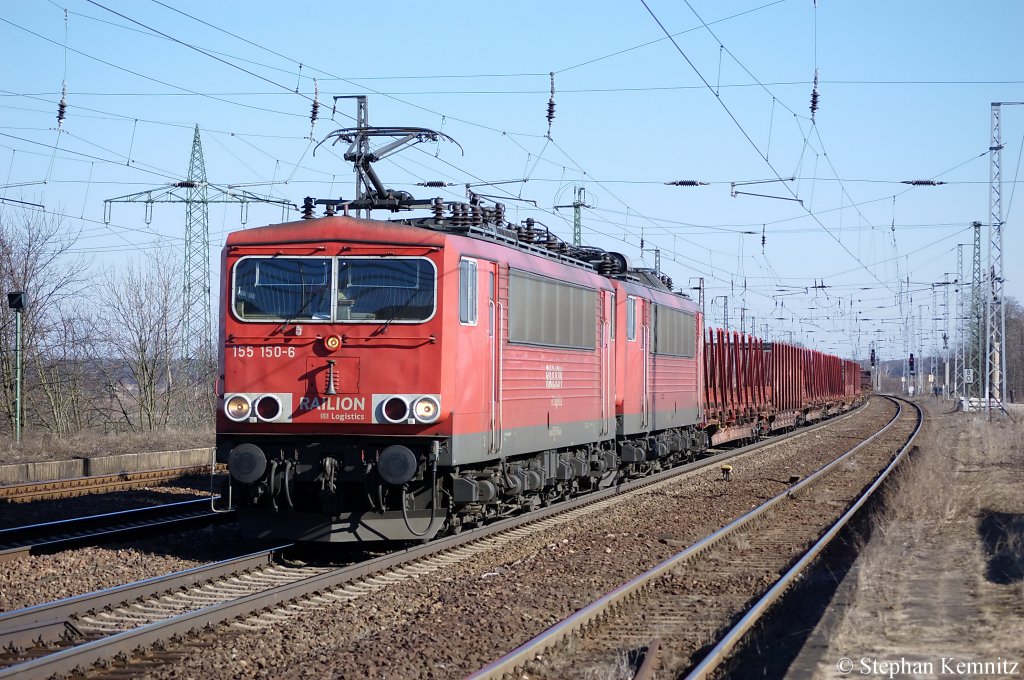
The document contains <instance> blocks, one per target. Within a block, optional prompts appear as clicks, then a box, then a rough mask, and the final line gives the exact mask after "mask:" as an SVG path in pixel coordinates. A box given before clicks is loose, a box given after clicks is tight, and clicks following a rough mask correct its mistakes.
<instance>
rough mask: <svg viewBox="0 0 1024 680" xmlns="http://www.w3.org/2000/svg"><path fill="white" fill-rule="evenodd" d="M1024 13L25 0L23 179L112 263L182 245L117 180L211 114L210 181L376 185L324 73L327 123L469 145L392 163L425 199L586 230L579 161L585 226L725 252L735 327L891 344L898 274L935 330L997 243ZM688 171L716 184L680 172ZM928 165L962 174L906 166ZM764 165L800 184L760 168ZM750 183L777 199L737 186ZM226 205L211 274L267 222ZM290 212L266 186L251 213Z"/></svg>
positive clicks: (316, 192)
mask: <svg viewBox="0 0 1024 680" xmlns="http://www.w3.org/2000/svg"><path fill="white" fill-rule="evenodd" d="M65 10H67V14H66V15H65ZM175 10H178V11H175ZM189 15H190V16H189ZM1022 25H1024V3H1020V2H1018V1H1016V0H1006V1H993V2H985V3H963V2H952V1H938V2H934V1H933V2H923V1H922V2H916V1H914V2H895V3H894V2H880V1H879V2H873V1H866V2H829V1H827V0H822V1H821V2H819V3H818V5H817V6H815V3H814V2H813V1H812V0H779V1H774V2H773V1H772V0H752V1H749V2H729V3H721V2H709V1H698V0H689V2H687V1H686V0H683V1H678V2H677V1H668V0H647V5H646V6H645V5H644V3H643V2H640V0H637V1H636V2H619V3H600V4H598V3H584V2H559V3H553V2H544V3H542V2H534V1H532V0H526V1H524V2H518V3H514V4H512V3H500V4H499V3H480V2H441V3H433V4H427V5H424V4H422V3H412V2H395V3H390V4H388V5H386V6H383V7H380V6H374V5H370V4H368V3H338V2H333V3H324V2H305V1H303V0H297V1H295V2H291V3H287V4H280V3H266V2H245V3H241V2H239V3H229V2H225V3H209V2H207V3H200V2H185V1H181V0H162V2H154V1H152V0H145V1H144V0H132V1H130V2H129V1H127V0H97V2H95V3H93V2H88V1H87V0H65V1H63V2H58V1H56V0H54V1H50V0H33V1H31V2H29V1H27V0H23V1H21V2H15V1H12V0H5V1H4V2H3V3H0V46H2V47H0V50H2V55H3V57H4V63H5V64H7V65H8V66H7V67H6V68H5V69H4V73H3V75H2V76H0V82H2V85H0V185H3V186H7V187H8V188H5V189H3V190H2V193H0V195H2V196H5V197H7V198H12V199H17V200H23V201H30V202H34V203H41V204H44V205H45V206H46V209H47V211H49V212H51V213H59V214H63V215H64V216H65V218H64V219H65V221H66V224H67V225H68V228H69V229H80V230H81V235H80V237H79V240H78V243H77V246H76V251H77V252H78V253H81V254H82V255H88V256H90V257H93V258H94V259H95V261H96V263H97V266H102V265H103V264H104V263H117V262H120V261H122V260H123V259H124V258H126V257H136V256H140V255H141V254H142V253H144V252H152V251H154V250H157V249H165V250H166V251H167V252H178V253H180V251H181V248H182V243H183V234H184V224H183V222H184V207H183V206H181V205H172V204H164V205H157V206H156V207H155V208H154V210H153V219H152V222H151V223H150V224H147V223H146V221H145V219H144V216H145V211H144V209H143V207H142V206H140V205H124V204H116V205H114V206H113V210H112V214H111V220H110V223H109V224H106V223H104V219H103V200H104V199H106V198H113V197H117V196H123V195H125V194H129V193H133V192H138V191H142V190H144V189H149V188H158V187H161V186H163V185H165V184H166V183H168V182H171V181H175V180H178V179H183V178H184V177H185V174H186V172H187V169H188V162H189V154H190V151H191V144H192V135H193V128H194V126H195V125H197V124H198V125H199V127H200V130H201V134H202V142H203V150H204V155H205V161H206V171H207V175H208V178H209V180H210V181H211V182H213V183H215V184H218V185H222V186H226V185H228V184H231V185H247V188H249V189H250V190H251V191H254V192H259V193H261V194H265V195H269V196H272V197H274V198H277V199H286V200H288V201H290V202H294V203H301V200H302V198H303V197H304V196H307V195H308V196H316V197H351V196H352V174H351V171H350V169H349V168H348V167H347V166H346V164H345V163H344V162H343V161H342V159H341V157H340V156H341V153H340V150H339V149H337V148H335V149H330V150H328V149H327V148H326V147H321V148H320V150H319V151H317V153H316V155H315V156H314V155H313V149H312V146H313V145H312V144H311V140H310V136H311V121H310V109H311V102H312V99H313V97H314V78H315V79H316V88H317V89H318V90H319V98H318V99H319V102H320V111H319V119H318V120H317V121H316V122H315V124H314V125H312V137H313V139H314V140H316V141H319V140H321V139H323V137H324V136H325V135H326V134H327V133H328V132H330V131H331V130H334V129H336V128H339V127H346V126H349V125H351V124H352V119H351V116H352V114H353V113H354V105H353V104H352V103H351V102H340V103H339V106H338V108H337V111H336V112H333V116H332V104H333V100H332V97H333V96H334V95H348V94H367V95H368V96H369V112H370V122H371V123H372V124H379V125H414V126H423V127H429V128H434V129H438V130H442V131H444V132H445V133H447V134H449V135H451V136H452V137H454V138H455V139H456V140H457V141H458V142H459V143H460V144H461V146H462V148H463V149H464V154H463V153H461V152H460V151H459V149H458V147H456V146H454V145H451V144H440V145H436V144H432V143H430V144H423V145H420V146H419V147H416V148H415V149H412V150H408V151H405V152H404V153H402V154H401V155H399V156H396V157H393V160H387V161H383V162H381V163H380V164H379V166H378V171H379V172H380V174H381V176H382V178H383V179H384V181H385V183H386V184H387V185H388V186H390V187H394V188H397V189H404V190H407V191H411V192H413V193H414V194H415V195H417V196H419V197H429V196H431V195H433V194H435V193H437V191H438V190H436V189H429V190H428V189H423V188H421V187H416V186H414V185H415V183H416V182H420V181H424V180H443V181H445V182H451V183H454V184H455V185H456V186H452V187H449V188H447V189H445V190H443V191H445V192H446V193H444V194H443V195H445V196H447V197H450V198H457V197H459V196H464V184H465V183H467V182H473V183H476V182H503V181H507V180H520V181H516V182H511V183H503V184H496V185H494V186H491V187H487V188H485V189H480V188H477V189H476V190H477V191H478V192H481V193H491V194H496V195H503V196H514V197H516V198H523V199H530V200H532V201H536V203H537V207H536V208H534V207H533V206H532V205H531V204H529V203H526V202H521V201H513V200H507V201H506V204H507V205H508V206H509V209H510V212H509V218H510V219H511V220H513V221H519V220H523V219H525V218H526V217H534V218H535V219H537V220H539V221H541V222H543V223H544V224H546V225H548V226H549V227H550V228H551V229H552V230H554V231H555V232H556V233H558V234H559V235H561V236H562V237H563V238H565V239H567V240H568V239H570V238H571V234H572V211H571V210H560V211H556V210H554V209H553V206H554V205H561V204H567V203H571V202H572V199H573V188H574V187H575V186H581V187H584V188H585V189H586V192H587V194H586V195H587V203H588V204H589V205H590V206H591V207H590V208H587V209H585V210H584V212H583V224H584V229H583V239H584V242H585V243H587V244H589V245H595V246H600V247H603V248H607V249H609V250H615V251H619V252H623V253H625V254H626V255H628V256H629V257H630V258H631V259H632V260H633V261H634V263H637V264H646V265H647V266H653V264H654V254H653V252H652V251H653V249H655V248H656V249H659V250H660V252H661V263H662V269H663V270H664V271H665V273H667V274H668V275H669V276H671V277H672V278H673V280H674V282H675V283H676V285H677V286H684V287H685V286H688V285H690V284H691V283H692V285H696V278H697V277H704V279H705V284H706V300H707V303H706V304H707V314H708V317H709V319H710V321H711V322H712V323H721V320H722V314H723V309H722V306H723V305H722V298H721V296H728V297H729V312H730V321H731V324H732V325H733V326H734V327H738V326H739V314H740V312H739V310H740V309H741V308H744V309H745V310H746V311H745V312H744V315H745V317H746V318H745V322H746V326H747V328H748V329H750V328H751V317H753V319H754V322H755V323H756V327H757V328H756V329H757V331H758V333H759V334H765V331H767V333H766V334H767V335H768V336H769V337H771V338H783V339H788V338H790V337H793V339H796V340H801V341H802V342H804V343H805V344H807V345H808V346H813V347H818V348H821V349H826V350H829V351H835V352H839V353H842V354H845V355H847V356H853V355H858V356H861V357H863V356H865V355H866V354H867V349H868V346H869V345H868V343H869V342H870V341H872V340H874V341H876V342H877V343H878V347H879V350H880V352H881V353H882V354H883V355H884V356H889V357H895V356H897V355H899V354H902V348H903V340H902V336H903V332H904V331H903V329H904V325H903V322H902V321H901V311H900V305H899V296H898V292H899V290H900V283H899V282H900V281H902V282H903V286H904V287H906V282H907V280H908V277H909V281H910V285H909V288H910V293H909V295H907V296H905V297H904V298H903V310H904V312H903V313H904V314H905V313H906V311H907V310H912V311H913V316H915V317H916V316H917V315H918V312H919V311H920V313H921V316H922V317H923V318H924V323H923V325H924V326H925V328H926V330H929V331H930V329H931V318H932V316H933V312H932V311H931V309H930V306H931V300H932V287H931V284H932V283H934V282H938V281H942V280H943V279H944V276H947V275H948V278H949V279H952V278H953V276H954V275H955V271H956V250H957V244H958V243H969V242H970V240H971V232H970V226H969V225H970V223H971V222H972V221H974V220H979V221H981V222H983V223H984V224H985V225H986V226H985V228H983V230H982V240H983V244H985V247H984V248H983V257H985V256H987V231H988V229H987V224H988V215H989V172H990V159H989V153H988V148H989V145H990V131H991V130H990V125H991V123H990V111H991V107H990V104H991V102H994V101H1006V102H1010V101H1024V73H1022V68H1021V64H1022V63H1024V60H1022V59H1021V53H1020V48H1019V47H1018V45H1019V43H1018V42H1017V41H1018V35H1017V34H1018V33H1019V27H1020V26H1022ZM662 27H664V30H663V28H662ZM666 30H667V31H668V32H669V33H671V34H673V36H674V43H673V42H672V41H670V40H668V39H666V38H665V32H664V31H666ZM158 33H159V34H158ZM160 34H163V35H160ZM12 65H14V66H12ZM816 70H817V72H818V77H819V84H818V91H819V94H820V99H819V108H818V110H817V112H816V114H815V116H814V121H813V122H812V121H811V112H810V110H809V103H810V98H811V90H812V86H813V84H812V81H813V78H814V74H815V71H816ZM552 71H553V72H554V73H555V97H554V99H555V104H556V111H555V119H554V121H553V123H552V125H551V132H550V139H549V138H548V137H547V134H548V122H547V120H546V118H545V114H546V111H547V102H548V98H549V96H550V77H549V75H548V74H549V73H550V72H552ZM65 82H66V85H67V95H66V103H67V110H66V117H65V119H64V120H63V121H62V123H61V126H60V128H61V129H60V131H58V130H57V107H58V102H59V101H60V99H61V90H62V84H63V83H65ZM296 89H297V90H298V92H296ZM1002 114H1003V115H1002V138H1003V144H1004V147H1005V148H1004V150H1003V159H1002V160H1003V163H1002V168H1003V180H1004V184H1003V194H1002V195H1003V211H1004V219H1005V221H1006V224H1005V228H1004V231H1005V244H1004V260H1005V262H1004V266H1005V275H1006V292H1007V293H1008V294H1009V295H1012V296H1014V297H1016V298H1018V299H1021V298H1024V283H1022V282H1021V280H1020V278H1019V277H1018V275H1017V272H1018V271H1019V265H1018V263H1019V262H1020V260H1021V255H1022V247H1021V245H1020V244H1021V243H1022V239H1021V237H1020V236H1019V229H1018V225H1019V223H1020V221H1019V219H1018V216H1019V214H1020V213H1021V210H1022V209H1024V208H1021V207H1019V206H1017V205H1015V203H1018V202H1024V196H1022V197H1021V199H1020V200H1019V201H1015V200H1014V194H1015V191H1014V189H1015V187H1016V184H1015V183H1014V182H1015V180H1016V179H1017V175H1018V169H1019V167H1020V157H1021V146H1022V140H1024V106H1019V107H1014V106H1007V107H1004V108H1003V112H1002ZM55 145H56V150H55V149H54V146H55ZM790 177H795V178H796V179H795V180H793V181H779V180H780V178H781V179H788V178H790ZM523 179H527V180H528V181H526V182H523V181H521V180H523ZM690 179H693V180H699V181H702V182H708V184H707V185H706V186H700V187H691V188H687V187H673V186H666V185H665V184H664V183H665V182H669V181H673V180H690ZM917 179H932V180H936V181H941V182H946V184H943V185H941V186H923V187H913V186H909V185H906V184H902V183H901V182H902V181H904V180H917ZM761 180H775V181H773V182H768V183H756V184H745V183H748V182H755V181H761ZM733 182H736V183H738V186H737V187H736V189H737V190H739V191H747V192H750V193H758V194H765V195H768V196H772V197H774V198H766V197H760V196H749V195H744V194H739V195H736V196H732V195H731V193H732V192H731V189H732V186H731V183H733ZM23 183H25V185H23V186H10V185H21V184H23ZM5 209H10V204H8V206H7V207H6V208H5ZM380 216H381V217H383V216H384V215H383V214H381V215H380ZM210 217H211V251H212V252H211V258H212V261H213V262H214V263H215V264H214V272H215V273H214V277H215V282H214V288H215V289H216V287H217V285H216V278H217V276H218V275H219V274H218V273H217V272H216V266H217V265H216V263H217V258H218V255H219V250H220V246H221V245H222V244H223V241H224V237H225V234H226V233H228V232H229V231H232V230H234V229H237V228H240V227H241V226H242V225H241V224H240V211H239V208H238V206H235V205H218V206H213V207H212V208H211V211H210ZM295 217H296V215H295V214H294V213H292V214H291V215H290V216H288V219H293V218H295ZM281 218H282V211H281V209H280V208H279V207H272V206H252V207H251V208H250V209H249V214H248V221H247V224H246V226H249V227H251V226H256V225H259V224H265V223H269V222H276V221H280V220H281ZM641 239H642V241H643V247H644V249H643V250H641ZM964 260H965V267H967V268H969V266H970V252H969V250H968V251H966V252H965V255H964ZM936 290H937V300H938V303H939V305H940V307H939V309H938V311H937V316H939V317H941V316H942V315H943V311H944V310H943V309H942V307H941V305H942V303H943V302H944V300H945V288H941V287H940V288H938V289H936ZM911 297H912V300H911V299H910V298H911ZM951 300H952V298H951ZM921 305H924V306H925V308H924V309H923V310H919V307H920V306H921ZM951 308H952V303H951ZM951 311H955V308H952V309H951ZM951 316H953V314H951ZM765 325H767V328H765ZM939 325H941V322H940V323H939ZM939 332H940V333H941V330H940V331H939ZM954 337H955V333H954ZM915 344H918V345H921V344H923V349H924V350H926V351H927V350H929V349H930V348H931V346H932V340H931V339H930V338H923V339H922V340H921V341H920V342H917V343H915ZM939 346H941V344H940V345H939Z"/></svg>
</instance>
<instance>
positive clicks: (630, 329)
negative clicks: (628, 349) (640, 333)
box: [626, 295, 636, 342]
mask: <svg viewBox="0 0 1024 680" xmlns="http://www.w3.org/2000/svg"><path fill="white" fill-rule="evenodd" d="M626 340H629V341H630V342H633V341H634V340H636V298H635V297H633V296H632V295H630V296H629V297H627V298H626Z"/></svg>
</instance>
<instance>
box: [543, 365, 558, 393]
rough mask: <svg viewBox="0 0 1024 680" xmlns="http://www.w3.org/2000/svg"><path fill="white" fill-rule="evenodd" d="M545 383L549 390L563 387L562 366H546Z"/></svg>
mask: <svg viewBox="0 0 1024 680" xmlns="http://www.w3.org/2000/svg"><path fill="white" fill-rule="evenodd" d="M544 383H545V385H546V386H547V388H548V389H549V390H560V389H562V367H561V366H557V365H552V364H548V365H547V366H545V367H544Z"/></svg>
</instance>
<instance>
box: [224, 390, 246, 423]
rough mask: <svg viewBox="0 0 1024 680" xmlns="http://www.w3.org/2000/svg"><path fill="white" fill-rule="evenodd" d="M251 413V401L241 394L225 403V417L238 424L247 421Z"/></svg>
mask: <svg viewBox="0 0 1024 680" xmlns="http://www.w3.org/2000/svg"><path fill="white" fill-rule="evenodd" d="M251 412H252V404H251V403H249V399H248V398H247V397H244V396H242V395H241V394H236V395H235V396H233V397H231V398H230V399H228V400H227V401H226V402H224V415H226V416H227V417H228V418H230V419H231V420H233V421H235V422H236V423H240V422H242V421H244V420H247V419H248V418H249V414H250V413H251Z"/></svg>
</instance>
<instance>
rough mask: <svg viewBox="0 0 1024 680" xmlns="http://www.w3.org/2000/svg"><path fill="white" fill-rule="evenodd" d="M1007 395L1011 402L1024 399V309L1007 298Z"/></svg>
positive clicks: (1013, 300)
mask: <svg viewBox="0 0 1024 680" xmlns="http://www.w3.org/2000/svg"><path fill="white" fill-rule="evenodd" d="M1003 342H1004V344H1005V345H1006V391H1007V392H1008V394H1007V395H1006V396H1007V397H1008V398H1009V401H1011V402H1012V401H1016V400H1018V399H1022V398H1024V307H1021V304H1020V303H1019V302H1017V300H1015V299H1013V298H1011V297H1008V298H1006V335H1005V337H1004V338H1003Z"/></svg>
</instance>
